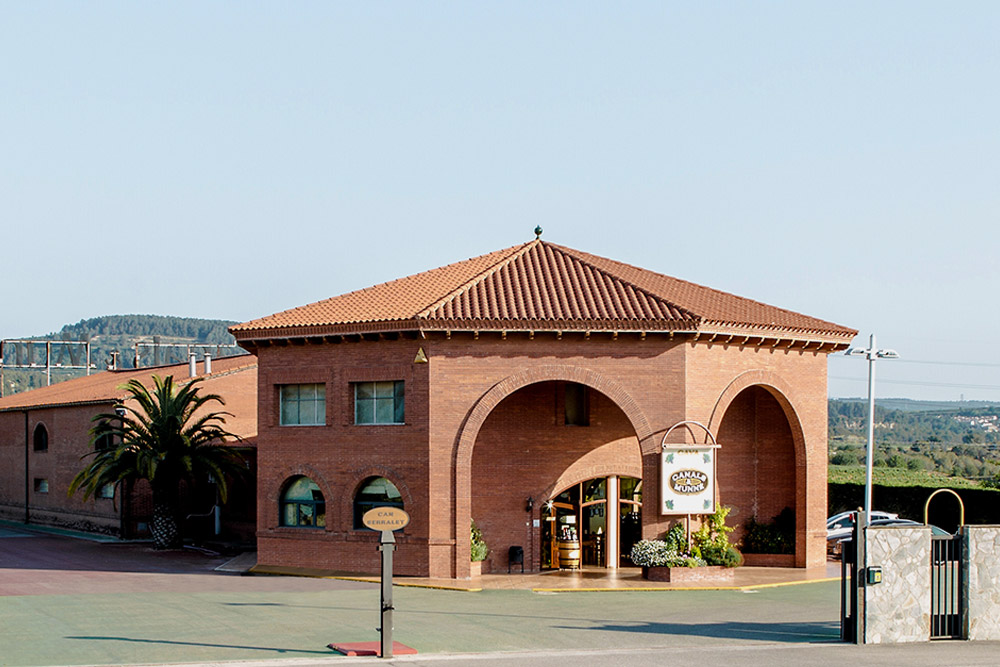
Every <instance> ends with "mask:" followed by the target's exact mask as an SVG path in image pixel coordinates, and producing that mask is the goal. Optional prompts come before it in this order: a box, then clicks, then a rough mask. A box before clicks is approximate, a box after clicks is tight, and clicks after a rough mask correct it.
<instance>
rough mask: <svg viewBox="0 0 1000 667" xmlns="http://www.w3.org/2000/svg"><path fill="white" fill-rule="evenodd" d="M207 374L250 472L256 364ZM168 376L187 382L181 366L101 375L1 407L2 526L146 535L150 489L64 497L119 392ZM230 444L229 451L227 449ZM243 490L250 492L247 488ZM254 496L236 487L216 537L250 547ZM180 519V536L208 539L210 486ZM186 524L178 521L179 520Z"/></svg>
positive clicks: (121, 396) (217, 367)
mask: <svg viewBox="0 0 1000 667" xmlns="http://www.w3.org/2000/svg"><path fill="white" fill-rule="evenodd" d="M210 371H211V372H209V373H206V372H205V367H204V362H201V363H199V364H198V365H197V366H196V369H195V376H196V377H200V378H202V379H203V382H202V383H201V385H200V386H201V391H202V392H203V393H214V394H219V395H220V396H222V397H223V399H224V400H225V401H226V405H225V407H224V408H221V409H223V410H225V411H227V412H229V413H231V414H230V415H229V416H227V417H226V424H225V426H226V428H227V430H229V431H230V432H232V433H234V434H236V435H238V436H240V437H241V438H242V442H240V443H239V446H240V447H241V448H242V449H243V453H244V456H245V457H246V458H247V460H248V463H249V465H250V466H251V468H253V467H255V465H256V462H255V458H256V457H255V455H254V452H255V447H256V436H257V364H256V360H255V359H254V358H253V357H249V356H246V355H243V356H238V357H228V358H222V359H216V360H214V361H212V362H211V369H210ZM154 374H156V375H160V376H161V377H166V376H168V375H173V376H174V378H175V380H177V381H178V382H180V383H183V382H185V381H186V378H188V377H190V369H189V365H188V364H175V365H171V366H159V367H155V368H141V369H134V368H133V369H123V370H116V371H104V372H101V373H96V374H94V375H89V376H86V377H80V378H75V379H72V380H66V381H64V382H59V383H57V384H54V385H51V386H48V387H41V388H39V389H33V390H31V391H26V392H23V393H19V394H14V395H13V396H7V397H4V398H0V461H2V462H3V465H2V466H0V518H2V519H8V520H12V521H20V522H25V523H36V524H43V525H50V526H59V527H64V528H72V529H76V530H83V531H90V532H98V533H106V534H110V535H117V536H121V537H123V538H135V537H146V536H148V530H147V525H148V522H149V521H150V519H151V516H152V500H151V493H150V490H149V488H148V487H149V485H148V483H146V482H139V483H138V484H136V485H135V486H134V487H131V488H127V487H125V486H122V487H120V488H119V492H118V494H117V497H116V496H114V495H112V493H111V491H112V489H110V488H109V489H107V491H106V492H103V493H99V494H98V497H96V498H93V499H89V500H83V495H82V493H78V494H76V495H74V496H67V489H68V488H69V485H70V482H71V481H72V479H73V477H74V476H75V475H76V474H77V473H78V472H79V471H80V470H81V468H82V467H83V466H84V464H85V461H83V460H81V459H82V457H83V456H84V455H86V454H87V453H88V452H90V451H91V450H92V445H91V437H90V429H91V427H92V426H93V425H94V424H93V421H92V420H93V418H94V417H95V416H96V415H99V414H114V409H115V407H116V406H117V405H119V404H120V403H122V401H124V400H125V399H126V397H127V392H126V391H124V390H123V389H121V386H122V385H123V384H125V383H127V382H128V381H129V380H132V379H136V380H139V381H140V382H142V383H143V384H144V385H146V386H151V385H152V376H153V375H154ZM234 444H235V443H234ZM248 487H249V488H248ZM255 491H256V489H255V488H254V487H253V484H249V485H248V484H237V485H233V487H232V488H231V490H230V496H229V502H228V503H227V505H226V506H225V507H224V508H223V509H222V511H221V519H222V521H221V528H222V533H223V536H224V537H225V538H227V539H229V540H237V541H245V542H246V541H249V542H252V541H253V539H254V530H255V526H254V523H255V512H256V497H255ZM182 503H183V505H182V508H181V509H182V513H183V515H184V516H187V515H188V514H195V515H202V516H192V517H190V518H189V519H187V520H186V521H185V522H184V525H183V526H182V527H183V529H184V534H185V535H187V536H203V537H206V538H208V537H209V536H211V537H212V538H214V531H215V526H214V517H209V516H204V515H206V514H207V513H208V512H209V511H211V510H212V508H213V506H214V503H215V498H214V487H213V486H212V485H208V484H205V485H200V486H199V487H198V488H189V489H185V493H184V494H183V497H182ZM182 518H183V517H182Z"/></svg>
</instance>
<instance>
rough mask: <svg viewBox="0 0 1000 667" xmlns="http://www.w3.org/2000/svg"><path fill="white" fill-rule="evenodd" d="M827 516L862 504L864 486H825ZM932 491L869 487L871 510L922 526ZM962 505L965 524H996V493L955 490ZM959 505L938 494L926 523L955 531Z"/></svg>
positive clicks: (999, 499) (999, 501)
mask: <svg viewBox="0 0 1000 667" xmlns="http://www.w3.org/2000/svg"><path fill="white" fill-rule="evenodd" d="M827 489H828V493H829V496H828V502H827V507H828V516H833V515H834V514H837V513H839V512H846V511H847V510H855V509H857V508H858V507H861V506H862V505H864V502H865V486H864V484H833V483H831V484H828V485H827ZM934 491H935V489H932V488H928V487H924V486H879V485H877V484H876V485H873V486H872V509H877V510H882V511H885V512H895V513H896V514H898V515H899V516H900V517H902V518H904V519H913V520H914V521H919V522H921V523H923V521H924V505H925V504H926V503H927V498H928V497H930V495H931V494H932V493H934ZM955 492H956V493H958V495H959V496H960V497H961V498H962V502H963V503H964V504H965V523H971V524H1000V491H998V490H996V489H955ZM958 516H959V505H958V501H957V500H955V496H953V495H951V494H950V493H942V494H938V495H937V496H936V497H935V498H934V500H933V501H932V502H931V506H930V512H929V521H930V523H932V524H934V525H935V526H940V527H941V528H944V529H945V530H947V531H948V532H954V531H955V530H956V529H957V528H958Z"/></svg>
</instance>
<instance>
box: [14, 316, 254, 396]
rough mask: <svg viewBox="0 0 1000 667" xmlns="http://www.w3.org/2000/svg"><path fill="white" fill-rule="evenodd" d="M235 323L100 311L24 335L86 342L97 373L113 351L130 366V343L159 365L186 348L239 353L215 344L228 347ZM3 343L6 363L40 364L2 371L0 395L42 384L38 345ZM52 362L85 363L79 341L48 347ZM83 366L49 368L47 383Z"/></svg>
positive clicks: (143, 359)
mask: <svg viewBox="0 0 1000 667" xmlns="http://www.w3.org/2000/svg"><path fill="white" fill-rule="evenodd" d="M233 324H236V322H232V321H229V320H206V319H198V318H193V317H170V316H164V315H106V316H104V317H94V318H91V319H87V320H80V321H79V322H77V323H76V324H67V325H65V326H64V327H62V328H61V329H60V330H59V331H57V332H55V333H50V334H46V335H41V336H32V337H30V339H28V340H31V341H39V343H43V342H44V341H47V340H51V341H81V342H86V341H89V342H90V362H91V369H92V370H91V372H94V371H102V370H104V369H106V368H107V367H108V365H109V364H110V363H111V360H112V357H113V353H117V355H116V356H117V364H118V368H133V367H134V366H135V350H136V343H142V345H141V347H140V359H139V365H140V366H143V367H146V366H159V365H163V364H171V363H179V362H183V361H184V360H185V359H186V358H187V349H188V346H191V347H192V349H193V351H195V352H196V353H198V354H199V357H200V356H201V354H203V353H204V352H206V351H207V352H209V353H210V354H212V355H213V356H215V357H219V356H231V355H233V354H241V353H243V352H242V350H239V349H238V348H236V349H233V348H225V347H221V346H229V345H234V344H235V342H236V341H235V340H234V339H233V337H232V336H231V335H230V334H229V331H228V328H229V327H230V326H232V325H233ZM30 347H31V349H29V346H28V345H27V344H18V345H14V344H6V345H5V346H4V357H5V359H4V362H5V364H7V365H11V364H15V363H25V362H26V361H28V360H30V361H31V362H34V363H36V364H40V365H41V366H42V368H41V369H40V370H14V369H10V368H7V369H5V370H4V372H3V375H4V380H3V385H4V386H3V395H4V396H7V395H9V394H11V393H17V392H20V391H26V390H28V389H33V388H35V387H42V386H45V383H46V376H45V369H44V364H45V350H44V345H40V344H32V345H31V346H30ZM52 357H53V358H52V364H53V366H56V365H58V364H64V365H74V366H82V365H85V363H86V360H85V347H84V346H83V345H74V346H64V345H58V346H53V351H52ZM84 374H85V371H84V370H83V369H79V370H71V369H60V368H53V369H52V374H51V375H52V382H53V383H55V382H60V381H62V380H68V379H70V378H74V377H79V376H80V375H84Z"/></svg>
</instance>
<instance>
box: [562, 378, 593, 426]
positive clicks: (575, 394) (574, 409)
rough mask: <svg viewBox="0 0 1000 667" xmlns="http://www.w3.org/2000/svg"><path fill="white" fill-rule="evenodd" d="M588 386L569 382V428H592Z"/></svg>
mask: <svg viewBox="0 0 1000 667" xmlns="http://www.w3.org/2000/svg"><path fill="white" fill-rule="evenodd" d="M589 398H590V397H589V396H588V392H587V386H586V385H583V384H577V383H576V382H568V383H567V384H566V421H565V424H566V425H567V426H590V400H589Z"/></svg>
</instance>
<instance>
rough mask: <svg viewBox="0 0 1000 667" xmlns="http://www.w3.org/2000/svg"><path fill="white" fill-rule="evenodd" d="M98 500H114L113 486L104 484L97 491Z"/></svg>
mask: <svg viewBox="0 0 1000 667" xmlns="http://www.w3.org/2000/svg"><path fill="white" fill-rule="evenodd" d="M97 497H98V498H114V497H115V485H114V484H105V485H104V486H102V487H101V488H99V489H98V490H97Z"/></svg>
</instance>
